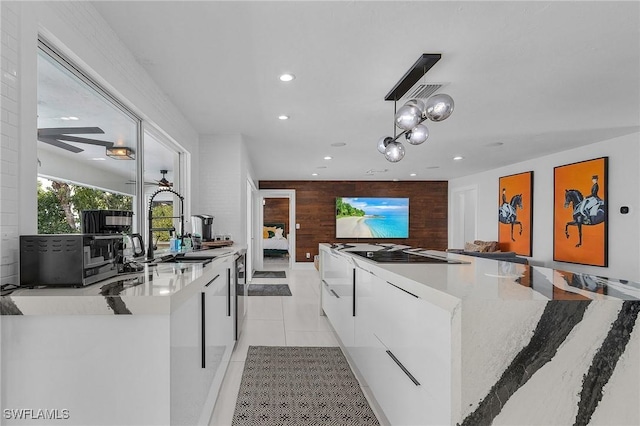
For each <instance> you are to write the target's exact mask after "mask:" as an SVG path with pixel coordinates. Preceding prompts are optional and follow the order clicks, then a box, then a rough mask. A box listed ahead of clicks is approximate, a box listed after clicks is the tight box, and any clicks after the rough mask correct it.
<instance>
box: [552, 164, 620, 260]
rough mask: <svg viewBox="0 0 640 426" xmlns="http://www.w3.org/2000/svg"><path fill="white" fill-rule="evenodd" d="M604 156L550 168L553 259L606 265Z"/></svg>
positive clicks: (606, 182)
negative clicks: (551, 169)
mask: <svg viewBox="0 0 640 426" xmlns="http://www.w3.org/2000/svg"><path fill="white" fill-rule="evenodd" d="M607 171H608V157H602V158H596V159H593V160H587V161H582V162H579V163H573V164H567V165H564V166H559V167H556V168H554V192H553V194H554V195H553V197H554V200H553V260H555V261H559V262H569V263H579V264H583V265H593V266H607V263H608V259H607V244H608V213H607V212H608V202H609V200H608V199H607V185H608V175H607Z"/></svg>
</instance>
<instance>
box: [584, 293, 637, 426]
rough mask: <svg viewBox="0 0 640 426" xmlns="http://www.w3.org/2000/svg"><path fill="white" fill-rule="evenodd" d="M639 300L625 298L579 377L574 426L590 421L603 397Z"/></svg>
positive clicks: (632, 323)
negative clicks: (607, 331) (580, 380)
mask: <svg viewBox="0 0 640 426" xmlns="http://www.w3.org/2000/svg"><path fill="white" fill-rule="evenodd" d="M638 312H640V302H635V301H626V302H623V303H622V308H621V309H620V312H618V317H617V318H616V320H615V321H614V322H613V323H612V324H611V328H610V329H609V333H608V334H607V337H605V339H604V341H603V342H602V346H600V349H598V352H597V353H596V355H595V356H594V357H593V360H592V361H591V366H590V367H589V371H588V372H587V374H585V375H584V377H583V379H582V392H581V393H580V402H579V403H578V414H577V415H576V419H575V422H574V423H573V424H574V426H578V425H586V424H589V421H590V420H591V416H592V415H593V413H594V412H595V410H596V408H597V407H598V404H599V403H600V400H601V399H602V388H603V387H604V386H605V385H606V384H607V383H608V382H609V379H610V378H611V375H612V374H613V371H614V370H615V368H616V365H617V364H618V361H619V360H620V356H622V354H623V353H624V352H625V349H626V347H627V343H629V339H630V338H631V332H632V331H633V328H634V326H635V324H636V321H637V320H638Z"/></svg>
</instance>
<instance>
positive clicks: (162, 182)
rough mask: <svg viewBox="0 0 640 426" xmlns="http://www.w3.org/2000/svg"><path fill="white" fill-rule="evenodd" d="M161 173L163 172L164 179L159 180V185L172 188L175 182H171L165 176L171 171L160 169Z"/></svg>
mask: <svg viewBox="0 0 640 426" xmlns="http://www.w3.org/2000/svg"><path fill="white" fill-rule="evenodd" d="M160 173H161V174H162V179H160V180H159V181H158V186H159V187H161V188H171V187H173V182H169V181H168V180H167V178H166V177H165V175H166V174H167V173H169V171H168V170H160Z"/></svg>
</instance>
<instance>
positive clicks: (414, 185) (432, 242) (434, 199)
mask: <svg viewBox="0 0 640 426" xmlns="http://www.w3.org/2000/svg"><path fill="white" fill-rule="evenodd" d="M259 188H260V189H294V190H295V191H296V215H295V216H296V223H299V224H300V229H298V230H296V262H311V261H313V256H314V255H316V254H318V244H319V243H332V242H340V243H346V242H385V243H398V244H407V245H410V246H414V247H422V248H425V249H434V250H445V249H446V248H447V241H448V230H447V221H448V204H449V203H448V183H447V182H446V181H411V182H389V181H260V182H259ZM336 197H402V198H409V238H402V239H392V238H382V239H378V240H376V239H366V240H365V239H360V240H357V239H354V240H349V239H346V238H340V239H337V238H336V223H335V221H336V218H335V206H336ZM306 253H311V258H310V259H307V258H306V257H305V254H306Z"/></svg>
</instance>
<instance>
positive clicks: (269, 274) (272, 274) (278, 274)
mask: <svg viewBox="0 0 640 426" xmlns="http://www.w3.org/2000/svg"><path fill="white" fill-rule="evenodd" d="M286 277H287V274H286V273H285V272H284V271H255V272H254V273H253V278H286Z"/></svg>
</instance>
